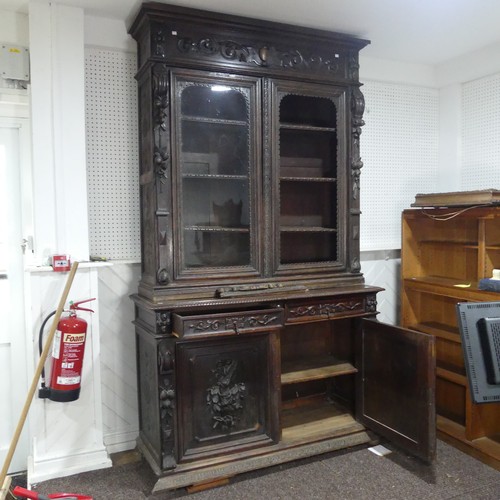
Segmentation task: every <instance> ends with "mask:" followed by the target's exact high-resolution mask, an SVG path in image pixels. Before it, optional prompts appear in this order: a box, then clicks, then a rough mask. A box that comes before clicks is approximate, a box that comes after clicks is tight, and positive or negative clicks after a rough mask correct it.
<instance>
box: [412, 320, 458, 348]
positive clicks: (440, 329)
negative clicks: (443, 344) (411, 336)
mask: <svg viewBox="0 0 500 500" xmlns="http://www.w3.org/2000/svg"><path fill="white" fill-rule="evenodd" d="M408 328H410V329H411V330H416V331H417V332H422V333H427V334H429V335H433V336H434V337H439V338H440V339H444V340H448V341H450V342H456V343H457V344H461V343H462V341H461V339H460V333H459V331H458V328H455V327H453V326H449V325H445V324H444V323H438V322H437V321H425V322H422V323H415V324H414V325H409V326H408Z"/></svg>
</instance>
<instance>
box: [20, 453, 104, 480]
mask: <svg viewBox="0 0 500 500" xmlns="http://www.w3.org/2000/svg"><path fill="white" fill-rule="evenodd" d="M111 466H112V462H111V459H110V458H109V456H108V454H107V452H106V450H105V449H102V450H97V451H90V452H83V453H78V454H75V455H68V456H66V457H57V458H48V459H44V460H36V461H35V460H34V458H33V456H29V457H28V485H29V486H31V485H33V484H37V483H40V482H42V481H48V480H49V479H55V478H58V477H66V476H72V475H73V474H80V473H81V472H89V471H93V470H98V469H106V468H108V467H111Z"/></svg>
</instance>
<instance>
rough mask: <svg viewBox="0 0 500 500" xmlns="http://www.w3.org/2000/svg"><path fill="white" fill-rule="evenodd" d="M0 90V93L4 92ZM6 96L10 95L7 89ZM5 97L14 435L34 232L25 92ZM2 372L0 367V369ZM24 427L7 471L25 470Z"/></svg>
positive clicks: (26, 354)
mask: <svg viewBox="0 0 500 500" xmlns="http://www.w3.org/2000/svg"><path fill="white" fill-rule="evenodd" d="M3 93H4V90H3V89H2V90H1V92H0V94H3ZM7 97H8V98H9V97H11V96H10V93H9V92H7ZM3 98H4V96H3V95H2V96H0V128H4V129H14V130H17V132H18V135H17V144H16V146H17V164H18V166H19V176H18V179H17V180H16V181H15V183H14V184H16V186H15V189H17V191H18V193H17V194H16V195H17V197H18V199H17V200H16V201H15V202H14V203H15V205H16V206H17V208H18V209H19V210H20V217H19V221H20V224H21V227H20V228H19V231H16V233H17V234H16V237H18V236H20V241H19V245H20V247H19V252H20V253H19V259H16V262H15V264H14V266H15V273H16V274H15V277H14V281H13V283H14V287H13V292H14V293H12V294H11V297H12V298H13V300H12V302H10V303H9V304H8V306H7V308H8V315H9V318H10V319H11V322H9V329H10V331H11V335H10V337H8V336H7V337H6V339H5V340H6V341H8V342H7V343H8V344H9V345H10V360H11V362H10V363H9V365H10V370H9V371H10V373H0V376H2V379H3V380H9V381H10V385H11V390H10V394H11V397H10V400H9V401H5V402H4V404H5V405H6V406H8V407H9V408H10V409H11V410H10V419H9V420H10V421H9V422H7V425H8V427H9V431H10V435H11V436H13V434H14V430H15V428H16V425H17V422H18V419H19V415H20V413H21V410H22V408H23V405H24V402H25V399H26V394H27V390H28V379H29V376H30V375H31V373H32V372H33V366H32V365H33V363H31V362H30V360H31V354H32V352H33V348H32V345H31V344H30V342H29V341H28V332H29V326H28V325H29V323H28V314H27V311H29V309H30V308H29V295H28V294H27V291H28V290H29V274H27V273H26V266H27V265H29V264H31V263H32V260H33V257H32V255H33V254H32V249H33V247H32V245H33V241H32V236H30V235H33V212H32V200H33V196H32V187H31V186H32V175H31V124H30V120H29V117H28V109H29V108H28V105H27V104H28V95H27V94H26V95H24V94H19V93H16V95H14V96H13V98H12V101H5V100H4V99H3ZM23 238H26V240H28V245H27V247H26V250H25V255H24V256H22V253H21V252H22V249H21V243H22V241H21V240H22V239H23ZM0 371H1V368H0ZM27 427H28V426H25V429H24V431H23V432H22V434H21V436H20V439H19V442H18V444H17V446H16V452H15V454H14V456H13V459H12V461H11V465H10V468H9V473H12V472H18V471H23V470H26V468H27V464H28V455H29V453H30V444H29V442H30V441H29V429H28V428H27ZM6 444H7V447H3V446H2V448H0V459H1V460H2V461H3V460H4V458H5V456H6V453H7V451H8V447H9V445H10V441H9V443H6Z"/></svg>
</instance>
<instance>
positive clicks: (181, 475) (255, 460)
mask: <svg viewBox="0 0 500 500" xmlns="http://www.w3.org/2000/svg"><path fill="white" fill-rule="evenodd" d="M373 441H374V436H373V435H371V434H369V433H367V432H358V433H356V434H351V435H349V436H343V437H337V438H332V439H328V440H325V441H320V442H317V443H309V444H306V445H302V446H297V447H293V448H285V449H281V450H280V449H278V450H276V451H270V452H269V453H265V454H263V455H258V456H253V457H249V458H244V459H241V460H236V461H234V462H228V463H225V464H220V465H216V466H212V467H207V468H204V469H198V470H188V471H186V472H172V473H170V474H168V475H166V476H163V477H161V478H159V479H158V481H157V482H156V484H155V486H154V488H153V493H157V492H158V491H164V490H174V489H177V488H183V487H185V486H191V485H195V484H199V483H206V482H212V481H215V480H217V479H221V478H227V477H232V476H235V475H237V474H241V473H243V472H250V471H253V470H257V469H263V468H265V467H271V466H274V465H279V464H283V463H286V462H291V461H293V460H298V459H301V458H308V457H312V456H315V455H320V454H323V453H329V452H331V451H337V450H340V449H345V448H350V447H353V446H358V445H362V444H367V443H373ZM278 446H279V445H278Z"/></svg>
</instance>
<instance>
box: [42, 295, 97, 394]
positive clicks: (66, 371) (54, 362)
mask: <svg viewBox="0 0 500 500" xmlns="http://www.w3.org/2000/svg"><path fill="white" fill-rule="evenodd" d="M91 300H95V299H86V300H81V301H79V302H70V306H69V311H65V312H66V313H67V314H68V315H67V316H64V317H61V319H60V320H59V323H58V324H57V330H56V333H55V336H54V342H53V344H52V356H51V369H50V379H49V383H48V385H46V383H45V370H43V371H42V383H41V387H40V390H39V391H38V397H39V398H48V399H50V400H51V401H60V402H69V401H75V400H77V399H78V398H79V397H80V388H81V381H82V368H83V355H84V353H85V340H86V337H87V326H88V323H87V322H86V321H85V320H84V319H82V318H80V317H78V316H77V315H76V311H87V312H94V311H93V310H92V309H87V308H85V307H80V304H84V303H85V302H90V301H91ZM54 314H55V311H54V312H53V313H51V314H49V316H47V317H46V318H45V320H44V322H43V323H42V326H41V328H40V335H39V347H40V352H41V348H42V337H43V329H44V327H45V324H46V323H47V321H48V320H49V318H50V317H51V316H53V315H54Z"/></svg>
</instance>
